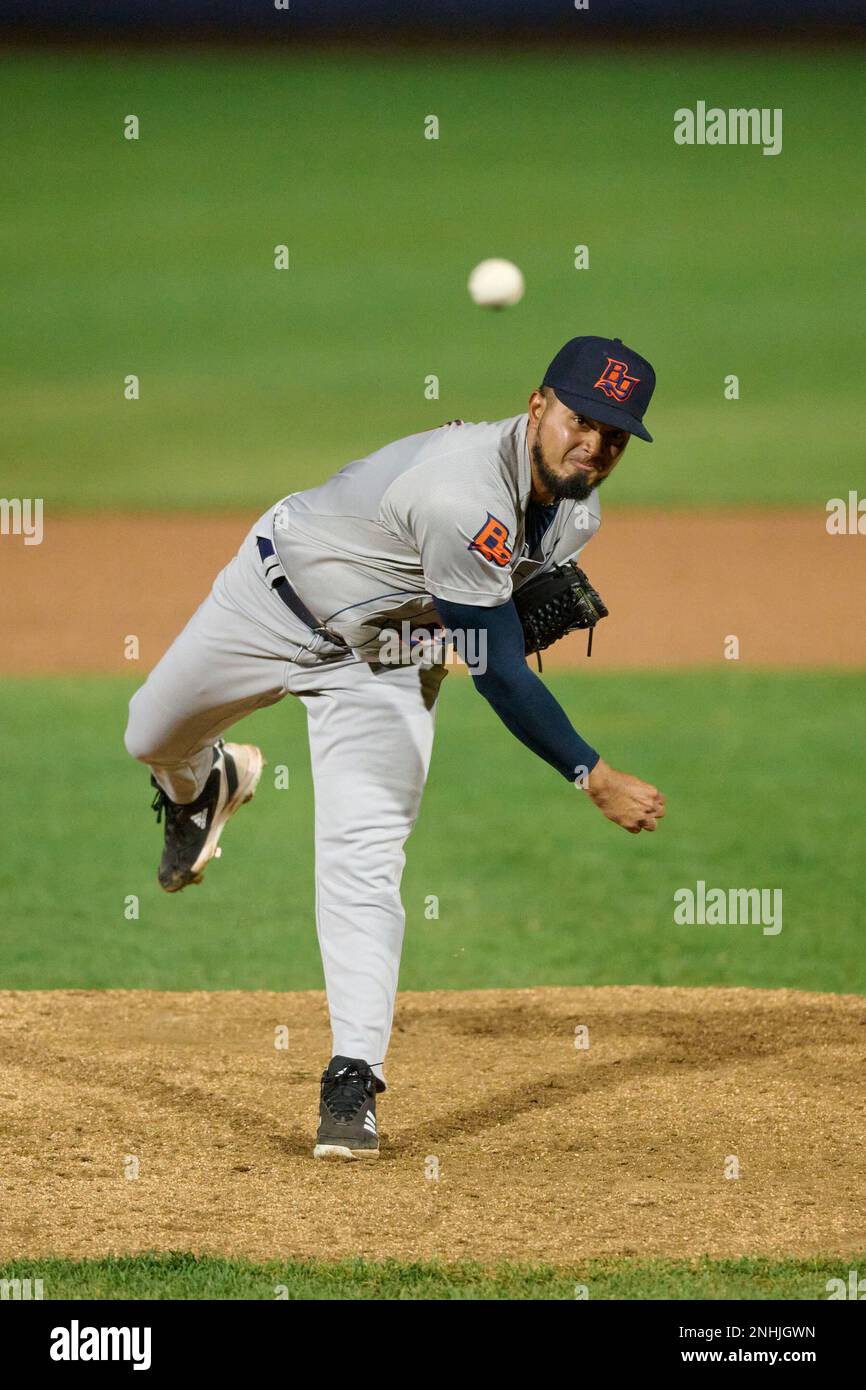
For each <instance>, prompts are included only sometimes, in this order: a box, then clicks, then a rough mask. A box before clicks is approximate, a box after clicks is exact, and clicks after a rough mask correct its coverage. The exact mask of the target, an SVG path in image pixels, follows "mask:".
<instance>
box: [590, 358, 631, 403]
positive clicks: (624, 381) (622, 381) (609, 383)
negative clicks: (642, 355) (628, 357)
mask: <svg viewBox="0 0 866 1390" xmlns="http://www.w3.org/2000/svg"><path fill="white" fill-rule="evenodd" d="M639 381H640V377H639V376H629V374H628V363H627V362H618V361H617V360H616V358H615V357H609V358H608V359H607V366H606V367H605V369H604V371H603V372H602V374H601V376H600V377H599V379H598V381H597V382H596V383H595V386H594V387H593V389H594V390H595V389H598V390H601V391H603V392H604V394H605V395H606V396H610V397H611V399H613V400H615V401H627V400H628V398H629V396H630V395H631V393H632V391H633V390H634V388H635V387H636V386H637V384H638V382H639Z"/></svg>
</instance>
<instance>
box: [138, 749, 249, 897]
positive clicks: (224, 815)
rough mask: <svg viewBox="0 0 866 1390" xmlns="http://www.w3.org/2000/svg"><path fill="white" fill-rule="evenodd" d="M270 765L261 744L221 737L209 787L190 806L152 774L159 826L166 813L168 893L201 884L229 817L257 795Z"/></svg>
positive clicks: (164, 882) (162, 877) (164, 878)
mask: <svg viewBox="0 0 866 1390" xmlns="http://www.w3.org/2000/svg"><path fill="white" fill-rule="evenodd" d="M264 765H265V760H264V758H263V757H262V753H261V749H260V748H256V747H254V746H253V744H251V743H223V742H222V740H221V739H220V741H219V742H218V743H217V744H216V745H215V747H214V752H213V767H212V769H211V772H210V775H209V776H208V779H207V782H206V783H205V785H204V789H203V791H202V792H201V793H200V794H199V795H198V796H197V797H196V799H195V801H191V802H190V803H189V804H188V805H186V806H179V805H178V804H177V803H176V802H174V801H170V800H169V798H168V797H167V796H166V794H165V792H164V791H163V790H162V788H161V787H160V786H159V784H158V783H157V781H156V779H155V778H154V777H153V776H151V779H150V781H151V785H152V786H154V787H156V796H155V797H154V798H153V809H154V811H156V820H157V824H159V822H160V821H161V820H162V817H163V814H164V815H165V846H164V848H163V851H162V860H161V862H160V866H159V872H158V874H157V877H158V879H159V882H160V886H161V887H163V888H164V889H165V891H166V893H179V892H180V890H181V888H186V887H187V885H188V884H190V883H201V881H202V879H203V877H204V871H205V869H206V868H207V866H208V864H209V863H210V861H211V859H213V858H215V857H219V853H220V851H219V848H218V846H219V838H220V835H221V834H222V832H223V827H224V826H225V823H226V821H227V820H228V819H229V817H230V816H233V815H234V813H235V811H237V809H238V808H239V807H240V806H243V805H244V803H245V802H247V801H250V800H251V799H252V797H253V794H254V792H255V790H256V787H257V786H258V782H259V778H260V777H261V775H262V768H263V767H264Z"/></svg>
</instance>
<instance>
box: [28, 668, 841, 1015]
mask: <svg viewBox="0 0 866 1390" xmlns="http://www.w3.org/2000/svg"><path fill="white" fill-rule="evenodd" d="M719 667H720V669H719V670H718V671H705V672H689V673H685V674H672V673H663V674H653V673H649V672H634V673H629V674H628V675H624V674H619V675H614V674H606V673H601V672H595V673H594V674H590V673H589V672H588V671H585V670H584V671H576V672H570V673H562V674H557V675H555V676H551V677H550V678H549V684H550V687H551V689H552V690H553V691H554V692H555V693H556V694H557V696H558V697H559V698H560V699H561V701H562V702H563V704H564V706H565V708H566V709H567V710H568V712H569V713H570V715H571V717H572V718H573V720H574V722H575V723H576V725H577V727H578V728H580V729H581V731H582V732H583V733H584V734H585V736H587V737H588V738H589V739H590V740H592V742H593V743H594V744H595V746H596V747H598V748H599V749H600V750H601V751H602V752H603V753H604V755H605V756H606V757H607V759H608V760H609V761H610V762H611V763H613V764H614V765H615V766H618V767H622V768H625V769H627V770H628V771H631V772H634V773H636V774H638V775H639V776H642V777H645V778H647V779H648V780H651V781H654V782H656V783H657V784H658V785H659V786H660V787H661V788H662V789H663V790H664V791H665V792H666V793H667V795H668V817H667V819H666V821H665V822H664V824H663V825H662V827H661V828H660V829H659V831H658V833H656V834H655V835H642V836H638V837H633V836H628V835H625V834H624V833H623V832H622V831H620V830H618V829H617V828H615V827H614V826H612V825H611V824H610V823H609V822H607V821H606V820H604V819H603V817H602V816H600V815H599V814H598V813H597V811H595V809H594V808H593V807H592V806H591V805H590V804H589V803H588V801H587V800H586V798H585V797H584V796H583V795H582V794H581V795H578V794H577V793H576V792H575V791H574V790H573V789H572V788H570V787H569V786H568V785H567V783H566V782H565V781H564V780H563V779H562V778H560V777H559V776H558V775H557V774H556V773H554V772H553V771H552V770H551V769H549V768H548V767H547V766H546V764H543V763H542V762H541V761H539V760H538V759H537V758H535V757H534V756H533V755H532V754H531V753H529V752H528V751H527V750H526V749H524V748H523V747H522V746H521V745H520V744H518V743H517V741H516V740H515V739H514V738H512V736H511V735H510V734H509V733H508V732H507V730H506V729H505V728H504V727H503V726H501V725H500V723H499V721H498V720H497V719H496V717H495V715H494V714H493V713H492V711H491V710H490V709H489V708H488V706H487V705H486V704H485V702H484V701H483V700H482V699H481V698H480V697H479V696H478V695H477V694H476V692H475V691H474V689H473V688H472V686H471V684H470V682H469V681H468V680H466V679H465V678H462V677H459V676H456V675H455V676H449V677H448V679H447V680H446V682H445V686H444V687H443V691H442V695H441V698H440V711H439V723H438V732H437V740H436V747H435V750H434V755H433V765H432V771H431V775H430V780H429V784H428V788H427V792H426V794H425V798H424V802H423V805H422V811H421V816H420V819H419V822H418V825H417V827H416V829H415V831H414V833H413V835H412V837H411V838H410V840H409V842H408V846H407V853H408V862H407V869H406V873H405V877H404V890H403V898H404V902H405V905H406V912H407V931H406V939H405V950H404V958H403V967H402V971H401V987H402V988H405V989H433V988H455V989H466V988H483V987H491V988H495V987H521V986H526V985H533V984H539V985H541V984H547V985H556V984H656V985H672V984H679V985H707V984H728V985H754V986H759V987H771V988H777V987H780V986H787V987H791V988H801V989H810V990H829V991H841V992H846V993H857V992H863V991H866V958H864V954H863V950H862V923H861V920H860V917H861V914H860V909H859V902H860V897H861V887H862V884H861V878H862V875H861V872H860V862H861V855H860V846H861V845H862V843H863V839H864V836H866V811H864V806H863V798H862V786H861V778H860V771H859V764H858V763H857V761H856V759H854V758H852V756H851V750H852V749H853V748H856V747H862V746H863V745H864V743H866V675H864V674H863V673H857V672H850V673H827V674H820V673H818V674H809V675H802V674H797V673H790V674H787V673H774V674H769V673H768V674H755V673H750V672H748V671H747V670H739V669H735V663H722V662H720V663H719ZM545 679H548V678H547V677H545ZM134 687H135V682H134V681H125V680H123V679H108V678H106V679H54V680H14V681H7V682H5V683H4V684H2V685H0V721H2V725H3V729H4V735H5V737H4V759H5V779H6V786H7V789H8V790H9V793H10V800H9V805H10V807H11V808H13V810H14V815H13V816H12V817H11V818H10V819H9V821H8V824H7V827H6V835H5V844H4V854H3V860H2V864H0V896H2V902H3V913H2V919H0V981H2V985H3V987H5V988H25V989H31V988H32V989H50V988H67V987H74V988H79V987H80V988H97V989H99V988H132V989H135V988H153V989H226V988H229V989H278V990H279V989H292V990H295V989H319V988H321V986H322V975H321V965H320V961H319V955H318V947H317V942H316V935H315V928H314V907H313V897H314V883H313V838H312V826H313V807H312V786H311V781H310V770H309V755H308V750H307V743H306V730H305V721H304V713H303V710H302V708H301V706H300V705H299V704H298V703H297V702H296V701H295V700H293V699H287V700H286V701H285V702H283V704H282V705H280V706H278V707H277V708H275V709H271V710H268V711H265V712H261V713H259V714H256V715H254V716H252V717H251V718H249V719H246V720H244V721H243V722H242V723H240V724H238V725H236V726H235V729H234V731H233V737H236V738H238V739H240V740H242V741H253V742H258V743H260V744H261V746H262V747H263V749H264V752H265V756H266V757H267V759H268V763H269V767H268V769H267V771H266V775H265V777H264V778H263V781H262V784H261V786H260V789H259V791H258V793H257V796H256V800H255V801H254V802H253V803H252V804H251V805H250V806H249V807H246V808H244V810H243V811H242V812H241V814H240V815H239V816H238V817H237V819H236V820H235V821H233V822H232V824H231V825H230V826H229V828H228V831H227V832H226V835H225V837H224V852H223V857H222V859H221V860H219V861H218V862H216V863H214V864H213V865H212V866H211V867H210V868H209V870H208V873H207V876H206V878H205V881H204V883H203V884H202V885H201V886H200V887H197V888H194V889H189V890H187V891H186V892H185V893H183V894H179V895H175V896H171V897H169V896H167V895H165V894H164V893H162V892H161V891H160V889H159V887H158V885H157V883H156V865H157V862H158V858H159V852H160V844H161V834H162V832H161V830H160V829H158V828H157V826H156V823H155V820H154V817H153V815H152V813H151V810H150V800H151V797H152V791H151V789H150V787H149V785H148V777H147V773H146V770H145V769H144V768H143V767H141V766H139V765H137V764H136V763H134V762H133V761H132V760H131V759H130V758H129V757H128V756H127V754H126V752H125V750H124V747H123V742H122V739H123V729H124V724H125V718H126V702H127V698H128V696H129V695H130V694H131V692H132V690H133V689H134ZM386 752H387V750H385V752H384V753H383V756H385V755H386ZM280 765H285V766H286V767H287V768H288V769H289V786H288V788H287V789H286V790H279V789H277V788H276V787H275V784H274V775H273V772H274V769H275V768H276V767H278V766H280ZM348 852H349V850H348V847H347V853H348ZM698 880H704V881H705V882H706V884H707V885H708V886H720V887H723V888H732V887H733V888H736V887H741V888H749V887H759V888H767V889H775V888H777V887H780V888H781V889H782V891H783V926H782V930H781V932H780V933H779V934H778V935H775V936H769V935H764V933H763V931H762V928H761V926H760V925H741V926H723V925H718V926H710V925H704V926H700V925H695V926H677V925H675V924H674V921H673V910H674V896H673V895H674V893H675V892H676V890H677V889H678V888H680V887H688V886H691V887H692V888H694V886H695V884H696V882H697V881H698ZM432 898H435V899H436V903H437V906H436V910H437V911H438V916H428V907H429V905H430V903H431V899H432ZM130 899H135V900H136V902H137V913H138V915H137V916H136V917H129V916H127V915H126V913H127V912H128V910H129V909H128V903H129V900H130Z"/></svg>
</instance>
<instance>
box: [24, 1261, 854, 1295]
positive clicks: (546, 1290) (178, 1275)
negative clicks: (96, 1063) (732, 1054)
mask: <svg viewBox="0 0 866 1390" xmlns="http://www.w3.org/2000/svg"><path fill="white" fill-rule="evenodd" d="M858 1267H859V1268H860V1269H863V1268H866V1250H864V1251H863V1252H861V1253H859V1254H852V1255H851V1257H850V1259H849V1260H844V1259H839V1258H838V1257H823V1256H819V1257H815V1258H812V1259H808V1260H801V1259H788V1260H766V1259H739V1260H710V1259H697V1260H640V1259H634V1258H628V1259H625V1258H623V1259H599V1260H591V1261H587V1262H586V1263H584V1264H579V1265H574V1266H573V1267H571V1268H558V1267H555V1266H552V1265H533V1264H530V1263H526V1264H514V1263H503V1264H500V1265H496V1266H492V1267H485V1266H483V1265H480V1264H477V1263H474V1262H471V1261H461V1262H459V1263H453V1264H441V1263H438V1262H436V1261H429V1262H428V1261H418V1262H416V1263H403V1262H401V1261H398V1260H385V1261H382V1262H374V1261H367V1260H361V1259H358V1260H342V1261H339V1262H335V1263H330V1262H328V1261H326V1260H311V1261H293V1260H292V1261H286V1262H283V1261H277V1260H275V1261H272V1262H270V1263H267V1264H253V1263H251V1262H248V1261H244V1260H226V1259H221V1258H219V1257H214V1256H200V1257H197V1256H195V1255H191V1254H186V1253H184V1252H181V1251H178V1252H173V1253H171V1254H168V1255H157V1254H150V1253H144V1254H140V1255H129V1256H112V1257H109V1258H105V1259H92V1260H80V1261H79V1260H63V1259H41V1260H16V1261H13V1262H11V1263H9V1264H6V1265H3V1266H0V1281H3V1280H21V1281H25V1280H30V1281H31V1283H30V1293H31V1296H32V1294H33V1292H34V1291H35V1288H34V1283H33V1281H34V1280H37V1279H40V1280H41V1281H42V1296H43V1298H44V1299H48V1300H51V1299H183V1300H187V1299H235V1300H237V1299H243V1300H260V1301H264V1300H276V1299H286V1298H288V1299H329V1300H330V1299H333V1300H346V1299H348V1300H353V1301H355V1300H363V1299H387V1300H400V1301H403V1300H420V1299H437V1300H488V1299H509V1300H526V1299H557V1300H562V1299H571V1300H574V1299H578V1298H580V1299H583V1298H588V1299H590V1300H599V1299H637V1300H643V1299H682V1300H696V1299H731V1300H741V1299H760V1300H764V1299H797V1300H800V1299H808V1300H814V1299H826V1298H828V1296H829V1291H828V1287H827V1286H828V1283H829V1281H830V1280H833V1279H842V1280H843V1281H844V1282H845V1283H846V1284H847V1281H848V1273H849V1269H851V1268H858ZM24 1291H25V1286H24V1285H23V1284H22V1286H21V1289H20V1292H21V1293H23V1292H24ZM14 1295H15V1289H14V1286H13V1287H12V1288H11V1289H9V1290H8V1291H7V1295H6V1296H7V1297H9V1296H13V1297H14Z"/></svg>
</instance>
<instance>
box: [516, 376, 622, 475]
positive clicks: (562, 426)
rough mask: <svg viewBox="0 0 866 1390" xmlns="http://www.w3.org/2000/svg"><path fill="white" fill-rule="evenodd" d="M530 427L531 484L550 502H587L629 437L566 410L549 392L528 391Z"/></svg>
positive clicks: (609, 471)
mask: <svg viewBox="0 0 866 1390" xmlns="http://www.w3.org/2000/svg"><path fill="white" fill-rule="evenodd" d="M529 423H530V431H531V433H530V453H531V456H532V463H533V474H534V479H533V481H534V483H535V487H536V489H537V490H538V492H539V493H546V494H548V495H549V496H550V497H551V498H552V500H554V501H558V500H559V499H560V498H563V497H569V498H573V499H576V500H577V501H583V500H584V499H585V498H587V497H588V496H589V494H590V493H591V492H592V490H593V488H596V487H598V486H599V484H600V483H603V482H604V480H605V478H606V477H607V476H608V475H609V474H610V473H612V472H613V470H614V468H616V465H617V464H618V463H619V460H620V459H621V458H622V455H623V451H624V449H625V447H626V445H627V444H628V441H629V439H630V438H631V435H630V434H629V433H628V432H627V431H626V430H621V429H617V428H616V427H615V426H613V425H605V424H602V423H601V421H600V420H593V419H591V418H590V417H589V416H587V415H582V414H580V413H579V412H578V411H574V410H571V409H570V408H569V407H568V406H567V405H564V404H563V402H562V401H561V400H559V399H558V398H557V397H556V396H555V395H554V394H553V392H552V391H545V392H544V393H543V394H542V393H541V392H540V391H534V392H533V394H532V397H531V399H530V402H529ZM533 427H534V428H533Z"/></svg>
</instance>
